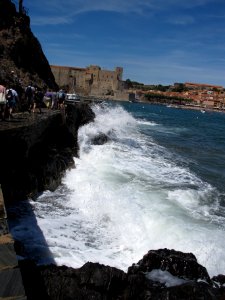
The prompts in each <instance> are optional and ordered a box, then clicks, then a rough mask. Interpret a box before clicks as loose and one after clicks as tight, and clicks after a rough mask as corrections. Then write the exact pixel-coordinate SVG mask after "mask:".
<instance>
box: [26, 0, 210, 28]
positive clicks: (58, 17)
mask: <svg viewBox="0 0 225 300" xmlns="http://www.w3.org/2000/svg"><path fill="white" fill-rule="evenodd" d="M212 1H213V0H189V1H181V0H94V1H93V0H66V1H61V0H45V1H44V0H40V1H37V2H36V3H33V2H31V3H30V7H31V11H33V15H34V16H33V17H32V23H33V24H34V25H46V24H51V25H52V24H65V23H69V22H72V20H73V18H74V17H75V16H76V15H79V14H82V13H86V12H93V11H105V12H117V13H122V14H126V13H135V14H143V15H147V16H148V17H149V16H150V14H154V13H155V12H158V11H164V10H170V11H172V10H173V8H176V9H179V8H191V7H196V6H200V5H205V4H207V3H208V2H212ZM214 1H215V0H214ZM34 2H35V1H34ZM36 11H43V15H42V16H39V17H38V18H36V17H35V15H36ZM45 15H48V16H46V17H45ZM50 16H51V17H50ZM182 18H183V20H182ZM54 20H55V23H54ZM175 21H176V22H177V24H185V23H186V24H187V23H189V24H190V22H192V21H193V19H192V18H191V17H190V16H184V17H182V16H181V17H180V18H179V19H176V20H175Z"/></svg>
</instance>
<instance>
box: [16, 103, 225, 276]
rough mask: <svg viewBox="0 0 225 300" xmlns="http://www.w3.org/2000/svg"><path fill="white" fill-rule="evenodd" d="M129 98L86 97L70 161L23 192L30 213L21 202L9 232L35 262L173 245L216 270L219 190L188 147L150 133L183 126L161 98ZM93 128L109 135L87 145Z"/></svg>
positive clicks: (119, 257) (173, 133)
mask: <svg viewBox="0 0 225 300" xmlns="http://www.w3.org/2000/svg"><path fill="white" fill-rule="evenodd" d="M133 105H135V107H134V106H132V107H129V106H128V105H127V104H120V105H115V104H111V103H110V104H101V105H100V106H98V105H95V106H93V110H94V112H95V114H96V119H95V122H92V123H89V124H87V125H85V126H83V127H82V128H81V129H80V130H79V145H80V153H79V158H75V162H76V168H75V169H72V170H69V171H67V173H66V175H65V177H64V178H63V183H62V185H61V186H60V187H59V188H58V189H57V190H56V191H55V192H53V193H52V192H49V191H46V192H44V193H43V195H42V196H40V197H39V199H38V200H37V201H30V202H29V205H30V206H31V208H32V209H31V211H32V214H34V215H33V216H32V215H31V211H30V210H29V209H28V210H27V213H26V212H24V213H23V215H22V216H20V217H19V219H17V221H15V222H11V231H12V233H13V234H14V235H15V237H16V238H19V239H22V240H23V242H24V243H25V248H26V249H27V255H28V256H30V257H32V258H34V259H35V260H36V261H37V262H38V263H46V262H51V261H52V259H54V261H55V262H56V263H57V264H59V265H62V264H65V265H68V266H72V267H80V266H82V265H83V264H84V263H85V262H87V261H93V262H100V263H103V264H106V265H110V266H115V267H118V268H120V269H123V270H126V269H127V267H128V266H130V265H131V264H132V263H134V262H137V261H138V260H140V259H141V258H142V256H143V255H144V254H145V253H147V251H148V250H150V249H158V248H171V249H172V248H173V249H176V250H180V251H183V252H192V253H193V254H195V255H196V257H197V259H198V262H199V263H201V264H202V265H204V266H205V267H206V268H207V269H208V271H209V273H210V275H216V274H218V273H224V270H225V254H224V251H223V249H224V246H225V242H224V238H223V236H224V208H223V207H222V206H221V201H220V198H221V191H219V190H218V189H217V187H215V186H213V185H212V183H209V182H207V181H205V180H204V178H201V177H200V176H198V174H197V173H196V172H194V171H193V170H192V168H191V167H192V164H193V161H194V158H193V156H192V157H191V156H190V157H187V154H186V152H185V155H182V152H181V151H180V148H179V151H178V152H175V151H171V148H170V147H168V148H167V147H166V145H165V142H160V141H159V140H157V138H160V137H161V138H162V136H163V135H164V141H165V140H167V139H168V135H169V137H170V143H171V144H172V143H173V145H175V144H176V143H177V147H179V136H182V134H184V133H187V132H189V131H188V130H189V129H188V128H186V127H185V126H183V124H181V125H180V127H179V124H177V126H174V124H171V123H174V122H175V121H174V120H173V121H171V123H170V122H169V121H168V120H167V118H169V117H168V115H169V116H170V114H172V113H171V111H169V112H167V111H168V110H169V109H168V108H167V110H165V109H164V110H165V112H164V113H165V114H162V113H161V115H160V113H156V112H151V108H149V107H148V106H147V108H145V109H143V108H142V107H141V106H140V105H139V104H133ZM124 107H125V108H124ZM160 109H161V108H160ZM161 111H162V109H161ZM166 113H167V114H168V115H166ZM176 114H177V112H176ZM185 117H187V115H185ZM151 118H152V119H151ZM165 120H166V122H165ZM173 128H174V129H173ZM175 129H176V130H175ZM99 134H104V135H106V136H107V137H108V139H107V142H106V143H103V144H102V145H93V144H92V140H93V138H94V137H95V136H97V135H99ZM15 213H16V210H15ZM34 219H35V221H37V225H38V226H36V227H38V228H39V230H40V232H39V234H38V233H37V231H35V230H36V229H35V228H36V227H35V226H33V227H32V226H29V224H31V222H34V223H35V221H34ZM28 228H29V234H28ZM47 249H48V250H50V253H49V251H47Z"/></svg>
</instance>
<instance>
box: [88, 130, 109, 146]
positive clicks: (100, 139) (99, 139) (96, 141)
mask: <svg viewBox="0 0 225 300" xmlns="http://www.w3.org/2000/svg"><path fill="white" fill-rule="evenodd" d="M108 140H109V138H108V136H107V135H106V134H104V133H99V134H98V135H97V136H95V137H94V138H92V139H91V143H92V144H93V145H103V144H105V143H107V142H108Z"/></svg>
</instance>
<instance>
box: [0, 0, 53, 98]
mask: <svg viewBox="0 0 225 300" xmlns="http://www.w3.org/2000/svg"><path fill="white" fill-rule="evenodd" d="M0 40H1V46H0V65H1V70H0V83H1V84H4V85H7V86H10V87H14V88H15V89H16V90H17V92H18V93H19V94H20V93H21V92H22V87H24V86H26V85H28V84H29V83H30V82H33V83H34V84H36V85H37V86H39V87H49V88H52V89H57V84H56V82H55V79H54V76H53V74H52V72H51V68H50V66H49V63H48V61H47V59H46V57H45V55H44V53H43V51H42V47H41V45H40V43H39V41H38V40H37V38H36V37H35V36H34V35H33V33H32V32H31V29H30V18H29V16H28V15H27V13H26V10H24V11H23V12H22V13H21V11H20V12H17V10H16V7H15V4H13V3H12V2H11V1H10V0H1V1H0ZM12 71H13V73H12Z"/></svg>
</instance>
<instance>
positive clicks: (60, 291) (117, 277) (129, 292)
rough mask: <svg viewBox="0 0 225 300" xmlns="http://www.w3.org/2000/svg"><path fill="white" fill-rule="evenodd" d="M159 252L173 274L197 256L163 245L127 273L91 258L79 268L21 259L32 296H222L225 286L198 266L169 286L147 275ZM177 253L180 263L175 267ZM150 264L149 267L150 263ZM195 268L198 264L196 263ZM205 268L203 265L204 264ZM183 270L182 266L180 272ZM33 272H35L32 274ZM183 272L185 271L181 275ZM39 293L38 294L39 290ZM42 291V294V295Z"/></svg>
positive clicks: (164, 299) (135, 299)
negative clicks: (93, 261)
mask: <svg viewBox="0 0 225 300" xmlns="http://www.w3.org/2000/svg"><path fill="white" fill-rule="evenodd" d="M156 255H158V256H159V257H161V263H162V259H163V260H166V261H167V263H166V266H167V269H170V270H172V271H173V273H174V276H177V277H179V276H180V274H181V273H182V274H184V273H185V274H186V272H185V270H183V269H184V262H183V261H184V260H185V266H186V268H187V269H188V270H190V269H191V266H192V265H193V261H195V260H196V259H195V257H194V255H193V254H191V253H182V252H178V251H174V250H168V249H160V250H152V251H149V252H148V254H146V255H145V256H144V257H143V259H142V260H141V261H140V262H139V263H138V264H139V265H140V267H139V266H138V265H137V266H134V265H133V266H132V267H130V268H129V271H128V273H125V272H123V271H121V270H119V269H117V268H113V267H109V266H104V265H101V264H98V263H91V262H88V263H86V264H85V265H83V266H82V267H81V268H79V269H73V268H69V267H66V266H60V267H59V266H58V267H57V266H55V265H49V266H41V267H37V266H35V264H33V263H32V262H26V261H22V262H20V268H21V271H22V276H23V280H24V284H25V289H26V292H27V296H28V300H29V299H38V297H37V295H38V296H39V297H40V296H42V297H44V296H45V298H39V299H52V300H53V299H54V300H55V299H58V300H63V299H67V300H70V299H71V300H72V299H76V300H81V299H85V300H89V299H94V300H95V299H96V300H97V299H99V300H100V299H101V300H143V299H149V300H150V299H153V300H170V299H171V300H203V299H205V300H223V299H224V296H225V288H224V287H218V286H215V285H214V283H213V282H212V281H211V280H208V282H206V281H203V280H197V279H196V278H197V277H198V276H199V274H200V276H201V277H207V272H206V273H205V272H204V270H202V271H201V268H200V267H202V266H200V265H199V266H198V268H197V269H198V270H199V271H198V275H196V272H193V274H192V275H191V273H190V272H188V274H189V275H188V276H189V279H188V280H187V281H186V282H185V283H182V284H179V285H174V286H171V287H167V286H166V285H165V284H163V283H160V282H158V281H157V280H151V279H148V278H147V276H146V271H147V270H148V271H150V269H151V268H152V267H153V264H154V263H153V262H152V259H153V258H154V259H155V258H156V262H155V263H156V264H155V265H154V268H156V265H157V266H159V261H160V259H159V258H157V257H156ZM174 256H175V257H176V263H177V267H176V268H174V267H173V263H174V258H173V259H172V260H171V257H174ZM147 261H149V262H147ZM148 265H149V267H148ZM194 268H195V269H196V267H194ZM202 268H203V269H204V267H202ZM181 270H183V271H182V272H181ZM32 274H34V276H32ZM182 276H183V275H182ZM214 279H215V280H217V281H221V284H222V282H223V281H224V276H223V275H219V277H218V278H216V277H215V278H214ZM38 293H39V294H38ZM40 293H42V295H40Z"/></svg>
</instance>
